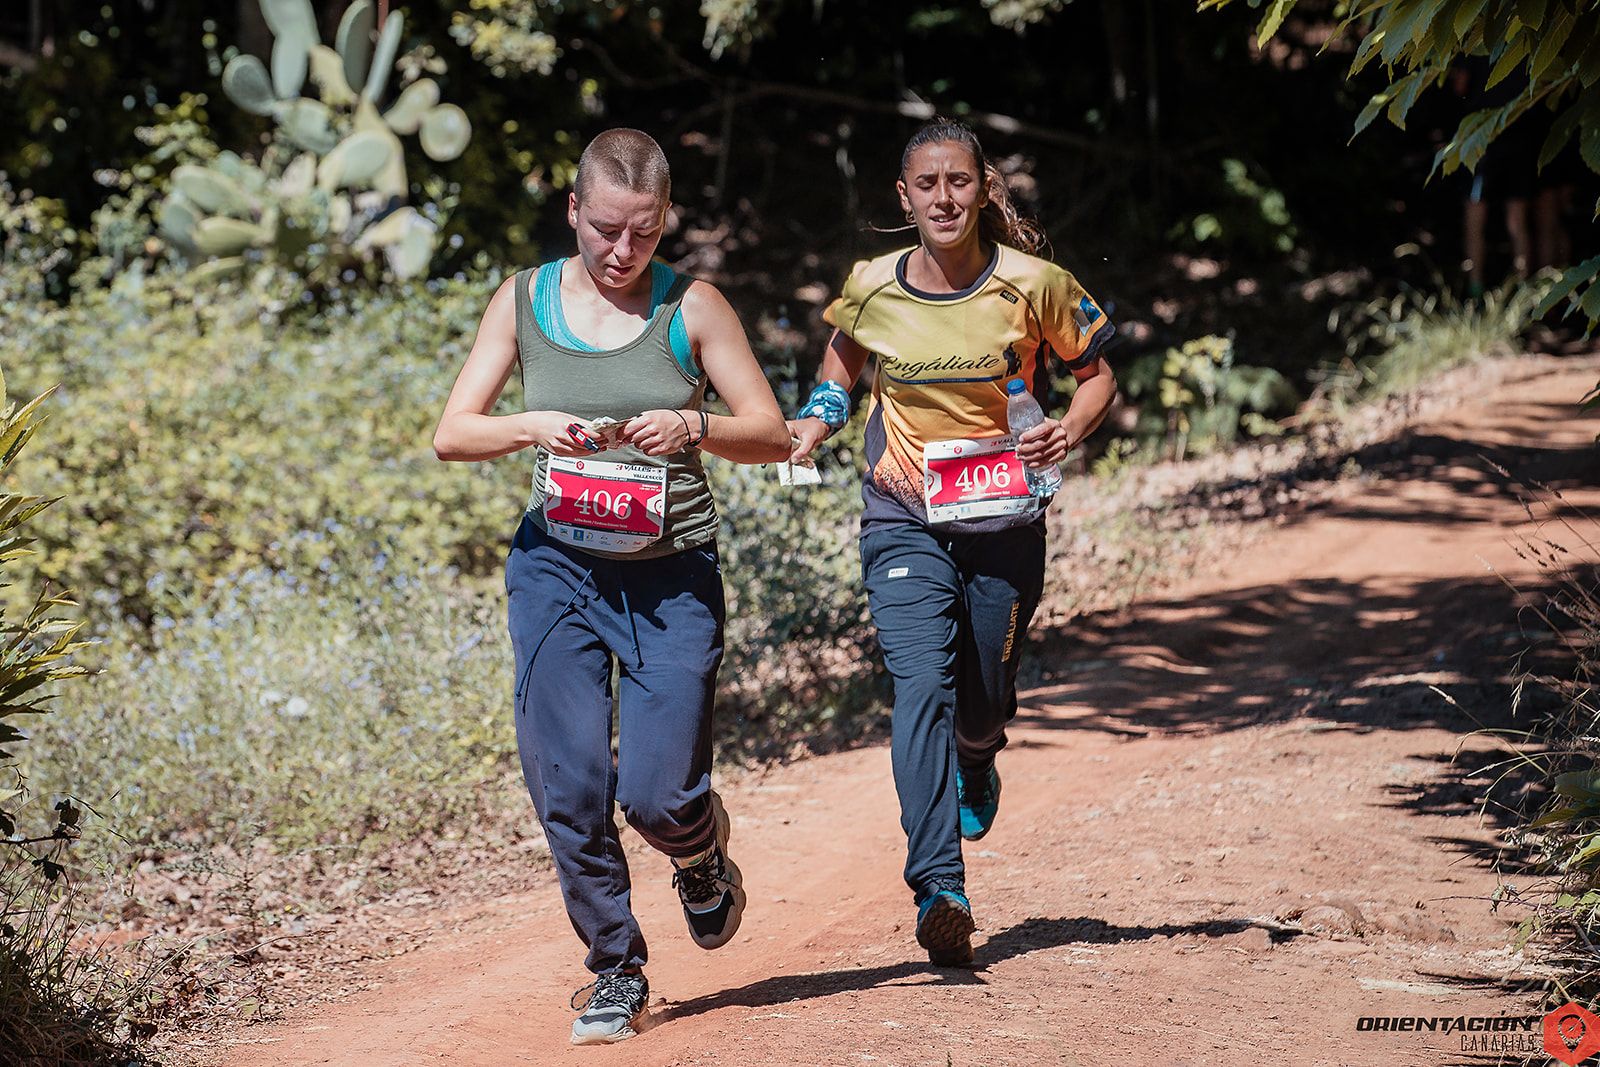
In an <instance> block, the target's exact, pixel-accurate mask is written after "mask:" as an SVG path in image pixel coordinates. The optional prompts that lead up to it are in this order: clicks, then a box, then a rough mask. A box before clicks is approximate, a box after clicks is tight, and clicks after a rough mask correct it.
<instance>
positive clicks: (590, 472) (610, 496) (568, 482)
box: [544, 456, 667, 552]
mask: <svg viewBox="0 0 1600 1067" xmlns="http://www.w3.org/2000/svg"><path fill="white" fill-rule="evenodd" d="M666 500H667V471H666V468H665V467H647V466H642V465H639V464H632V463H611V462H603V461H599V460H593V459H572V458H568V457H565V456H551V457H550V465H549V468H548V469H547V471H546V474H545V490H544V520H545V525H546V527H547V528H548V529H549V531H550V536H552V537H554V538H555V539H556V540H558V541H564V542H566V543H567V544H571V545H577V546H578V547H580V548H599V549H604V550H606V551H608V552H637V551H639V550H640V549H642V548H644V547H645V546H646V545H650V544H654V543H655V542H656V541H659V540H660V539H661V531H662V528H663V526H664V525H665V509H666Z"/></svg>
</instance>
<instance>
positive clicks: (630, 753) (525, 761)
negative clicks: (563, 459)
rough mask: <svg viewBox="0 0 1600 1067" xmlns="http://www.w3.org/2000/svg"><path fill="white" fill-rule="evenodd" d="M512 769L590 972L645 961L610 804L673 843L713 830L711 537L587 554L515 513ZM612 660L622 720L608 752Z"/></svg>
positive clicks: (670, 847) (683, 846)
mask: <svg viewBox="0 0 1600 1067" xmlns="http://www.w3.org/2000/svg"><path fill="white" fill-rule="evenodd" d="M506 591H507V593H508V594H509V610H508V614H509V619H510V627H511V644H512V648H513V650H514V652H515V655H516V689H515V701H514V708H515V716H516V728H517V750H518V752H519V753H520V754H521V757H522V774H523V777H524V779H525V780H526V781H527V783H528V791H529V793H531V794H532V796H533V805H534V808H535V809H536V810H537V811H538V813H539V820H540V822H541V823H542V824H543V825H544V832H545V837H546V839H547V840H548V841H549V844H550V853H551V855H552V857H553V858H554V859H555V865H556V871H557V873H558V874H559V876H560V879H561V893H562V896H563V898H564V900H565V903H566V906H567V916H568V918H570V919H571V920H572V927H573V929H574V930H576V931H577V932H578V936H579V937H580V938H582V939H583V943H584V944H585V945H587V946H588V948H589V956H588V960H587V965H588V967H589V969H590V970H591V971H594V972H595V973H597V974H598V973H603V972H606V971H614V970H619V969H621V968H624V967H640V966H643V965H644V962H645V958H646V949H645V942H644V935H643V934H641V933H640V931H639V924H638V922H637V921H636V920H635V919H634V917H633V911H632V908H631V907H630V905H629V891H630V881H629V877H628V863H627V860H626V858H625V857H624V856H623V853H622V846H621V843H620V842H619V840H618V837H617V824H616V821H615V819H614V818H613V815H612V805H613V803H615V804H618V805H620V806H621V808H622V813H623V816H624V817H625V818H626V819H627V820H628V824H629V825H630V826H632V827H633V828H634V829H635V830H637V831H638V832H639V835H640V836H641V837H643V838H644V839H645V841H647V842H649V844H650V845H652V846H653V847H655V848H656V849H658V850H659V851H661V852H664V853H666V854H667V855H669V856H692V855H695V854H696V853H699V852H703V851H704V850H705V849H707V848H709V847H710V846H711V845H712V843H713V841H714V838H715V826H714V825H713V821H712V814H711V804H710V800H709V796H708V794H709V792H710V789H711V707H712V700H713V697H714V694H715V689H716V677H717V668H718V666H719V665H720V664H721V662H722V628H723V621H724V605H723V596H722V568H721V564H720V562H719V560H718V557H717V550H716V546H715V545H705V546H701V547H699V548H690V549H685V550H684V551H682V552H678V553H675V554H673V555H670V556H662V557H657V558H655V559H649V560H626V559H624V560H613V559H605V558H602V557H599V556H592V555H589V554H588V553H585V552H582V551H580V550H578V549H576V548H572V547H570V546H568V545H564V544H561V543H560V542H558V541H555V540H553V539H552V538H550V537H549V536H548V535H547V534H545V533H544V532H543V531H542V530H540V529H539V527H538V526H536V525H535V524H534V523H533V522H531V521H529V520H527V519H524V520H523V522H522V525H521V527H520V528H519V529H518V530H517V535H516V539H515V541H514V542H513V544H512V547H511V553H510V556H509V557H508V559H507V561H506ZM613 668H615V671H616V677H617V693H616V697H617V701H616V702H617V704H618V706H619V715H618V717H619V722H620V731H619V734H618V737H617V755H616V758H615V759H613V758H612V754H611V741H612V737H611V723H612V691H611V678H612V672H613Z"/></svg>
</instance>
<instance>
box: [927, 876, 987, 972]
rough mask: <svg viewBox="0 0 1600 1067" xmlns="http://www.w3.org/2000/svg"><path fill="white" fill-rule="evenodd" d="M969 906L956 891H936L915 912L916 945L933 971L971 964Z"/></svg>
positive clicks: (975, 927)
mask: <svg viewBox="0 0 1600 1067" xmlns="http://www.w3.org/2000/svg"><path fill="white" fill-rule="evenodd" d="M977 928H978V924H977V923H975V922H973V921H972V905H971V904H970V903H968V902H967V895H966V894H965V893H963V892H961V891H960V890H958V889H940V890H938V891H936V892H935V893H934V894H933V895H932V896H931V897H929V898H928V899H927V900H924V901H923V902H922V906H921V907H919V908H918V909H917V944H919V945H921V946H922V947H923V948H925V949H927V950H928V962H929V963H932V964H933V965H934V966H935V967H966V966H969V965H970V964H971V963H972V934H973V931H975V930H976V929H977Z"/></svg>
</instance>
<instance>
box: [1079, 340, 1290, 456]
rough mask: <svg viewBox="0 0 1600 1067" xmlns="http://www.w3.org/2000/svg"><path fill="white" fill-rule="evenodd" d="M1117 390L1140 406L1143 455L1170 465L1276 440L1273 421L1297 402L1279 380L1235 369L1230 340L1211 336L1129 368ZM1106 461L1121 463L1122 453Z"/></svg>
mask: <svg viewBox="0 0 1600 1067" xmlns="http://www.w3.org/2000/svg"><path fill="white" fill-rule="evenodd" d="M1118 382H1119V385H1120V386H1121V388H1122V390H1123V392H1124V394H1125V395H1126V396H1127V397H1128V399H1129V400H1131V401H1134V402H1135V403H1137V404H1138V405H1139V416H1138V422H1137V424H1136V426H1135V429H1134V433H1135V436H1136V438H1137V439H1138V441H1139V442H1140V443H1141V444H1143V445H1144V446H1145V447H1146V448H1153V447H1154V446H1156V445H1157V444H1159V445H1160V446H1161V447H1162V450H1163V451H1164V452H1165V453H1166V454H1167V455H1169V456H1170V457H1171V458H1173V459H1182V458H1184V457H1185V456H1187V455H1190V454H1200V453H1206V452H1214V451H1217V450H1219V449H1222V448H1227V447H1229V446H1231V445H1234V444H1236V443H1238V441H1239V440H1240V439H1241V438H1244V437H1268V436H1276V435H1277V434H1280V433H1282V432H1283V430H1282V428H1281V427H1280V426H1279V425H1278V424H1277V423H1275V422H1273V421H1272V417H1274V416H1281V415H1286V414H1288V413H1289V412H1290V411H1291V410H1292V409H1293V407H1294V404H1295V401H1296V400H1298V396H1297V394H1296V393H1295V390H1294V387H1293V386H1291V385H1290V384H1289V382H1288V380H1287V379H1286V378H1284V376H1283V375H1282V374H1280V373H1278V372H1277V371H1275V370H1273V369H1272V368H1270V367H1247V366H1243V365H1240V364H1236V363H1235V362H1234V348H1233V340H1232V338H1228V337H1218V336H1214V335H1213V336H1207V337H1197V338H1195V339H1194V340H1191V341H1185V342H1184V343H1183V345H1182V346H1181V347H1179V348H1169V349H1167V351H1166V352H1165V353H1163V354H1161V355H1152V356H1146V357H1144V358H1142V359H1138V360H1134V361H1133V362H1132V363H1131V364H1130V365H1129V366H1128V367H1127V368H1126V369H1125V370H1120V371H1119V372H1118ZM1111 454H1112V455H1113V456H1119V455H1120V456H1124V457H1125V456H1126V454H1127V449H1126V448H1125V447H1123V448H1113V449H1112V451H1111Z"/></svg>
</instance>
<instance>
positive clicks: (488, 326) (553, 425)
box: [433, 278, 588, 460]
mask: <svg viewBox="0 0 1600 1067" xmlns="http://www.w3.org/2000/svg"><path fill="white" fill-rule="evenodd" d="M513 281H514V279H513V278H507V279H506V280H505V281H504V282H502V283H501V284H500V288H499V289H497V290H495V294H494V298H493V299H492V300H490V301H489V307H488V309H487V310H486V311H484V313H483V320H482V321H481V322H480V323H479V324H478V336H477V338H476V339H475V340H474V341H473V342H472V351H471V352H470V353H468V355H467V362H466V363H465V364H464V365H463V366H462V368H461V373H460V374H459V375H457V376H456V384H455V386H454V387H453V388H452V389H451V390H450V399H449V400H447V401H446V402H445V406H444V414H443V415H441V416H440V417H439V426H438V428H437V429H435V430H434V431H433V452H434V455H436V456H438V457H439V458H440V459H446V460H451V459H453V460H480V459H494V458H495V457H496V456H504V455H509V454H510V453H512V452H519V451H521V450H522V449H524V448H527V447H529V446H530V445H537V446H539V447H540V448H544V449H546V450H548V451H550V452H552V453H554V454H555V455H558V456H583V455H588V450H587V449H585V448H582V447H580V446H579V445H578V444H577V442H575V441H573V440H572V438H570V437H568V436H567V429H566V428H567V426H568V425H569V424H570V423H572V422H575V421H577V420H576V419H574V417H573V416H571V415H568V414H567V413H566V412H563V411H519V412H517V413H515V414H512V415H491V414H489V411H490V410H491V409H492V408H493V407H494V402H495V401H496V400H498V399H499V398H500V393H501V391H502V390H503V389H505V387H506V382H507V381H509V380H510V378H511V372H512V371H513V370H514V369H516V365H517V308H516V303H515V301H516V299H517V298H516V292H515V289H514V287H513Z"/></svg>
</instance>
